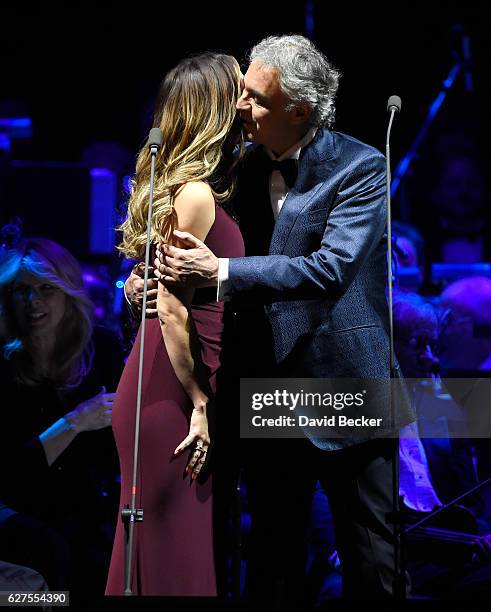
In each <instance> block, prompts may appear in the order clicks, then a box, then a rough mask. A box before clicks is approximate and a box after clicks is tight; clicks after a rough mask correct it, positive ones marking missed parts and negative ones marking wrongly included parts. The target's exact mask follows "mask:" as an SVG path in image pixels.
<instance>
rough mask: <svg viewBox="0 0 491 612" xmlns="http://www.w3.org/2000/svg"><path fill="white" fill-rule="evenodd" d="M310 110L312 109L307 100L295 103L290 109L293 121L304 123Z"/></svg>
mask: <svg viewBox="0 0 491 612" xmlns="http://www.w3.org/2000/svg"><path fill="white" fill-rule="evenodd" d="M311 112H312V110H311V108H310V106H309V105H308V103H307V102H302V103H301V104H296V105H295V107H294V108H293V109H292V120H293V123H294V124H295V125H299V124H301V123H305V122H306V121H308V119H309V117H310V113H311Z"/></svg>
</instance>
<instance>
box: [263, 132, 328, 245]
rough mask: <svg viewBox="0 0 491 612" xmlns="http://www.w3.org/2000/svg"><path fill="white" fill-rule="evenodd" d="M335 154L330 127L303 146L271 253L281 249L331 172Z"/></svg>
mask: <svg viewBox="0 0 491 612" xmlns="http://www.w3.org/2000/svg"><path fill="white" fill-rule="evenodd" d="M334 156H335V151H334V146H333V136H332V134H331V132H329V131H327V130H325V131H324V130H318V132H317V134H316V136H315V137H314V140H313V141H312V142H311V143H310V144H309V145H307V146H306V147H305V148H304V149H302V151H301V153H300V158H299V160H298V176H297V180H296V181H295V185H294V186H293V187H292V188H291V189H290V191H289V192H288V195H287V197H286V199H285V201H284V202H283V206H282V207H281V211H280V214H279V215H278V218H277V220H276V223H275V226H274V231H273V236H272V238H271V244H270V247H269V254H270V255H271V254H275V253H281V252H282V251H283V247H284V245H285V243H286V241H287V239H288V236H289V235H290V232H291V230H292V228H293V225H294V223H295V221H296V219H297V217H298V215H299V214H300V213H301V212H302V210H303V209H304V208H305V206H307V204H308V203H309V202H310V200H311V199H312V198H313V197H314V196H315V194H316V193H317V192H318V190H319V189H320V188H321V186H322V183H323V182H324V181H325V180H326V178H327V176H328V175H329V169H330V167H331V164H332V161H333V158H334Z"/></svg>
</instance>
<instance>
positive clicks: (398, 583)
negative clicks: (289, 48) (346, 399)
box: [385, 96, 406, 601]
mask: <svg viewBox="0 0 491 612" xmlns="http://www.w3.org/2000/svg"><path fill="white" fill-rule="evenodd" d="M387 110H388V111H389V112H390V119H389V125H388V127H387V137H386V141H385V164H386V176H387V178H386V198H387V289H388V302H389V303H388V307H389V360H390V374H389V375H390V387H389V398H390V399H389V401H390V414H391V419H392V424H393V427H395V406H394V399H393V394H394V385H393V383H392V380H393V379H394V378H395V353H394V318H393V312H392V307H393V297H392V213H391V172H390V132H391V128H392V122H393V120H394V116H395V114H396V112H399V111H400V110H401V99H400V98H399V96H391V97H390V98H389V101H388V103H387ZM386 519H387V522H388V523H391V524H392V525H393V528H394V541H393V543H394V581H393V589H392V594H393V596H394V599H395V600H396V601H405V599H406V572H405V567H404V565H405V564H404V554H403V550H402V538H403V535H404V529H403V516H402V514H401V512H400V508H399V442H398V443H397V444H396V445H395V450H394V458H393V462H392V512H391V513H389V514H388V516H387V517H386Z"/></svg>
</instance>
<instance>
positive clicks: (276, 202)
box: [217, 127, 317, 301]
mask: <svg viewBox="0 0 491 612" xmlns="http://www.w3.org/2000/svg"><path fill="white" fill-rule="evenodd" d="M316 132H317V128H316V127H313V128H311V129H310V130H309V131H308V132H307V133H306V134H305V136H304V137H303V138H302V139H301V140H300V141H299V142H297V143H295V144H294V145H293V146H291V147H290V148H289V149H288V150H286V151H285V152H284V153H283V154H282V155H280V156H279V157H276V156H275V154H274V153H273V152H272V151H271V150H270V149H268V148H267V147H264V149H265V151H266V154H267V155H268V157H270V158H271V159H272V160H276V161H283V160H285V159H297V160H298V159H299V157H300V152H301V150H302V149H303V148H304V147H306V146H307V145H308V144H309V143H310V142H311V141H312V140H313V139H314V136H315V134H316ZM269 196H270V199H271V208H272V209H273V216H274V220H275V221H276V219H277V218H278V215H279V214H280V211H281V208H282V206H283V204H284V203H285V200H286V198H287V196H288V187H287V185H286V183H285V179H284V178H283V176H282V175H281V172H280V171H279V170H273V171H272V172H271V176H270V179H269ZM228 262H229V260H228V258H224V257H220V258H219V259H218V288H217V301H224V300H226V299H227V298H228V297H229V293H230V283H229V282H228Z"/></svg>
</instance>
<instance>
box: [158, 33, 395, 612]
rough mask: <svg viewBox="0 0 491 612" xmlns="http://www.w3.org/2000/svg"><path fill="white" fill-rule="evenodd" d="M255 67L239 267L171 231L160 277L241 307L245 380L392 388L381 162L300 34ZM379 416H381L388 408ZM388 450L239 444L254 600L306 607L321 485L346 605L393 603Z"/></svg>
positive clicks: (368, 445)
mask: <svg viewBox="0 0 491 612" xmlns="http://www.w3.org/2000/svg"><path fill="white" fill-rule="evenodd" d="M250 60H251V62H250V66H249V68H248V70H247V72H246V74H245V77H244V89H243V93H242V96H241V98H240V99H239V101H238V103H237V108H238V110H239V114H240V117H241V119H242V121H243V124H244V132H245V135H246V137H247V139H248V140H250V141H251V142H252V143H253V144H252V145H251V146H250V147H249V148H248V150H247V152H246V155H245V157H244V159H243V160H242V162H241V167H240V170H239V180H238V189H237V195H236V197H235V201H234V204H235V210H236V212H237V215H238V217H239V222H240V227H241V231H242V233H243V236H244V240H245V244H246V257H243V258H236V259H230V260H220V261H219V260H218V259H217V258H216V257H215V256H214V255H213V253H212V252H211V251H210V250H209V249H208V248H207V247H206V246H205V245H204V244H203V243H202V242H201V241H199V240H197V239H196V238H194V237H193V236H191V235H189V234H187V233H183V232H176V235H177V236H178V237H179V238H181V239H182V240H183V241H184V242H185V243H186V245H187V246H189V247H190V248H189V249H179V248H176V247H173V246H170V245H163V246H162V252H161V253H160V255H159V258H160V262H159V260H156V261H155V265H156V275H157V277H158V278H160V279H161V280H162V281H163V282H164V283H166V284H167V285H172V284H176V283H177V284H178V283H189V284H192V285H193V286H195V287H203V286H215V287H218V291H219V298H220V299H223V298H224V297H225V296H227V295H229V296H230V297H232V299H233V300H235V302H236V304H237V306H236V308H235V310H236V313H237V314H236V316H237V319H238V321H239V324H238V325H237V333H238V336H239V338H238V340H237V339H236V341H237V342H238V344H236V346H235V347H234V348H235V351H234V354H236V355H240V356H241V365H240V366H239V373H240V375H241V376H249V377H255V376H257V377H266V376H285V377H320V378H336V377H348V378H382V379H388V378H389V339H388V309H387V303H386V295H385V285H386V235H385V225H386V223H385V221H386V201H385V159H384V157H383V156H382V155H381V154H380V152H379V151H377V150H376V149H374V148H372V147H370V146H368V145H366V144H363V143H361V142H359V141H358V140H355V139H354V138H351V137H349V136H346V135H344V134H340V133H337V132H334V131H331V130H330V129H329V127H330V125H331V124H332V121H333V118H334V97H335V94H336V90H337V86H338V79H339V73H338V71H337V70H335V69H334V68H333V67H332V66H331V64H330V63H329V62H328V61H327V59H326V58H325V57H324V55H323V54H322V53H321V52H320V51H319V50H318V49H316V48H315V47H314V45H313V44H312V43H311V42H310V41H309V40H308V39H306V38H304V37H302V36H296V35H293V36H281V37H268V38H266V39H264V40H263V41H261V42H260V43H259V44H258V45H256V47H254V49H253V50H252V52H251V56H250ZM237 298H239V299H237ZM379 410H380V414H381V416H387V415H388V410H389V406H388V403H387V402H381V405H380V407H379ZM395 444H396V441H394V440H387V439H385V440H381V439H379V440H370V441H363V442H362V441H358V442H357V441H356V440H353V439H347V438H344V439H343V438H337V439H319V438H313V439H310V440H307V439H305V440H267V441H266V440H254V441H253V442H252V443H251V444H249V445H248V448H249V450H248V451H247V452H246V460H245V476H246V481H247V485H248V498H249V504H250V511H251V516H252V526H251V540H250V550H249V564H248V566H249V567H248V579H247V587H246V588H247V592H248V594H249V596H250V597H251V598H252V599H254V600H257V601H259V602H261V603H262V604H263V605H264V604H265V603H266V602H268V603H269V605H270V606H271V607H273V608H274V607H281V606H282V605H283V604H284V603H285V602H289V603H290V604H292V605H299V604H300V603H301V598H302V589H301V582H302V573H303V568H304V560H305V555H304V551H305V542H304V534H303V530H304V526H305V523H306V521H307V519H308V515H309V511H310V503H311V499H312V493H313V490H314V487H315V483H316V481H317V480H320V481H321V482H322V484H323V486H324V488H325V490H326V492H327V494H328V496H329V501H330V505H331V509H332V512H333V516H334V524H335V529H336V538H337V547H338V550H339V554H340V558H341V562H342V565H343V591H344V595H345V597H349V598H357V597H361V598H373V599H382V598H384V597H388V596H390V594H391V592H392V580H393V548H392V529H391V527H390V526H389V525H387V523H386V513H388V512H390V511H391V503H392V499H391V477H392V472H391V470H392V458H393V456H394V451H395V448H394V447H395Z"/></svg>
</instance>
